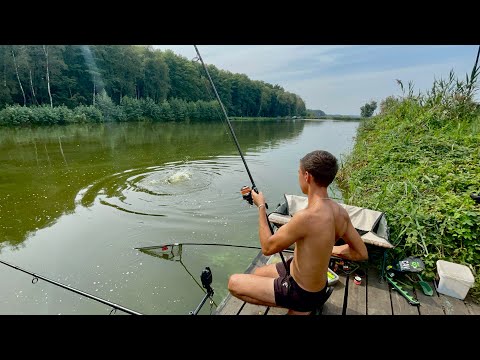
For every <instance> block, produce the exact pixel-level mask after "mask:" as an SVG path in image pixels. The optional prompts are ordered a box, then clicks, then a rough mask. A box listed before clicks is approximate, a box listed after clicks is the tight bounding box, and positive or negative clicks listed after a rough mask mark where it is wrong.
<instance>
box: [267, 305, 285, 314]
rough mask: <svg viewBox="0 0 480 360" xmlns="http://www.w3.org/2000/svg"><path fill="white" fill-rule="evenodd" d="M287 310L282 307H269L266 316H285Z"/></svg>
mask: <svg viewBox="0 0 480 360" xmlns="http://www.w3.org/2000/svg"><path fill="white" fill-rule="evenodd" d="M287 312H288V309H285V308H282V307H269V308H268V312H267V315H286V314H287Z"/></svg>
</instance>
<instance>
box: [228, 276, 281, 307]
mask: <svg viewBox="0 0 480 360" xmlns="http://www.w3.org/2000/svg"><path fill="white" fill-rule="evenodd" d="M236 276H237V277H236V286H235V288H236V290H237V292H238V293H239V294H241V295H244V296H248V297H251V298H254V299H257V300H260V301H263V302H267V303H270V304H275V292H274V289H273V281H274V280H275V279H274V278H273V277H266V276H258V275H252V274H236Z"/></svg>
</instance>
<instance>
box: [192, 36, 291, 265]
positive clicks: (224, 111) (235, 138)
mask: <svg viewBox="0 0 480 360" xmlns="http://www.w3.org/2000/svg"><path fill="white" fill-rule="evenodd" d="M193 46H194V47H195V51H196V52H197V55H198V59H199V60H200V62H201V63H202V66H203V69H204V70H205V73H206V74H207V77H208V80H209V81H210V85H212V88H213V91H214V92H215V96H216V97H217V101H218V103H219V104H220V107H221V108H222V111H223V115H225V119H227V124H228V128H229V129H230V133H231V134H232V137H233V140H234V142H235V145H236V146H237V149H238V152H239V153H240V156H241V158H242V161H243V164H244V165H245V169H246V170H247V173H248V177H249V178H250V181H251V183H252V191H255V192H256V193H257V194H258V189H257V187H256V185H255V182H254V181H253V177H252V174H251V173H250V169H249V168H248V165H247V162H246V161H245V158H244V156H243V153H242V150H241V149H240V145H239V143H238V140H237V136H236V135H235V131H234V130H233V127H232V124H231V123H230V119H229V118H228V115H227V111H226V110H225V107H224V106H223V103H222V100H221V99H220V96H219V95H218V92H217V88H216V87H215V84H214V83H213V80H212V78H211V76H210V73H209V72H208V69H207V66H206V65H205V63H204V62H203V59H202V56H201V55H200V52H199V51H198V48H197V45H193ZM245 190H246V191H245ZM241 191H242V195H243V198H244V199H245V200H247V201H248V202H249V203H250V204H252V203H253V201H252V199H251V196H252V195H251V193H249V192H248V189H246V188H245V187H243V188H242V190H241ZM265 209H268V205H267V204H266V203H265ZM265 217H266V218H267V224H268V227H269V229H270V232H271V234H272V235H273V233H274V232H273V228H272V224H270V220H269V219H268V214H267V212H266V211H265ZM279 254H280V258H281V259H282V262H283V265H284V266H285V270H286V271H287V274H289V273H290V271H289V269H288V266H287V263H286V262H285V259H284V257H283V254H282V252H281V251H280V252H279Z"/></svg>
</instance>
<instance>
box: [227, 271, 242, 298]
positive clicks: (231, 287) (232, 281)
mask: <svg viewBox="0 0 480 360" xmlns="http://www.w3.org/2000/svg"><path fill="white" fill-rule="evenodd" d="M240 278H241V275H240V274H233V275H230V278H229V279H228V291H230V292H231V293H232V295H235V294H237V293H238V288H239V284H240Z"/></svg>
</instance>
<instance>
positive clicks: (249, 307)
mask: <svg viewBox="0 0 480 360" xmlns="http://www.w3.org/2000/svg"><path fill="white" fill-rule="evenodd" d="M267 308H268V307H267V306H264V305H254V304H250V303H246V304H245V306H244V307H243V309H242V311H240V313H239V314H238V315H264V314H265V311H267Z"/></svg>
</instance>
